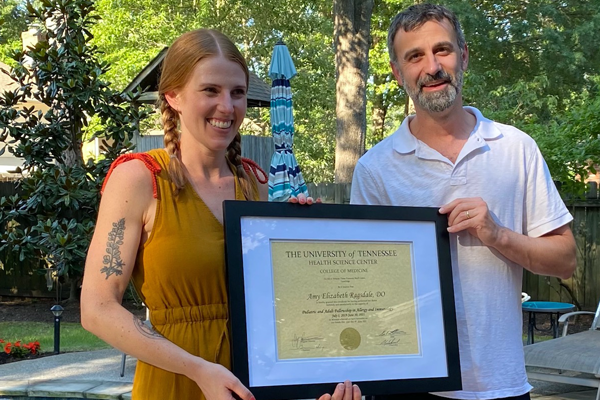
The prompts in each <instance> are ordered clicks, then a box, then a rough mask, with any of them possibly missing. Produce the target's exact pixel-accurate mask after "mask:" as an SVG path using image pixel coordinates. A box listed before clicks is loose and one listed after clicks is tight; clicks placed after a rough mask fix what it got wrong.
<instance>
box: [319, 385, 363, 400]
mask: <svg viewBox="0 0 600 400" xmlns="http://www.w3.org/2000/svg"><path fill="white" fill-rule="evenodd" d="M361 397H362V394H361V392H360V388H359V387H358V385H353V384H352V382H350V381H345V382H344V383H338V385H337V386H336V387H335V391H334V392H333V395H330V394H329V393H325V394H324V395H323V396H321V397H319V399H318V400H361Z"/></svg>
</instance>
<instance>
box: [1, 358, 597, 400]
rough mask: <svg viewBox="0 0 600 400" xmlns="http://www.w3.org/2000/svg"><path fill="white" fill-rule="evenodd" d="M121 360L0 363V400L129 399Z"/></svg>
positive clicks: (543, 388)
mask: <svg viewBox="0 0 600 400" xmlns="http://www.w3.org/2000/svg"><path fill="white" fill-rule="evenodd" d="M121 360H122V353H121V352H119V351H117V350H113V349H111V350H99V351H91V352H80V353H66V354H61V355H57V356H48V357H42V358H38V359H33V360H26V361H19V362H16V363H9V364H3V365H0V400H9V399H10V400H74V399H81V398H87V399H107V400H130V399H131V387H132V382H133V374H134V372H135V363H136V360H135V359H134V358H132V357H127V359H126V360H127V361H126V367H125V375H124V376H123V377H121V376H120V372H121ZM531 385H532V386H533V387H534V389H533V391H532V392H531V397H532V399H535V400H594V399H595V398H596V389H590V388H586V387H581V386H573V385H566V384H557V383H548V382H542V381H531ZM406 398H407V399H410V397H408V396H407V397H406ZM143 400H150V399H143ZM157 400H160V399H157Z"/></svg>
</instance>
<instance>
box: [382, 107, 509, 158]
mask: <svg viewBox="0 0 600 400" xmlns="http://www.w3.org/2000/svg"><path fill="white" fill-rule="evenodd" d="M464 109H465V110H467V111H469V112H470V113H471V114H473V115H474V116H475V118H476V119H477V122H476V123H475V127H474V128H473V132H471V135H472V136H475V135H476V136H479V137H481V138H482V139H483V140H493V139H497V138H499V137H500V136H501V135H502V132H500V130H499V129H498V128H497V127H496V125H495V124H494V122H493V121H491V120H489V119H487V118H485V117H484V116H483V115H482V114H481V112H480V111H479V110H478V109H476V108H475V107H469V106H465V107H464ZM413 117H414V115H409V116H408V117H406V118H404V121H402V125H400V127H399V128H398V129H397V130H396V132H394V141H393V148H394V150H396V151H397V152H398V153H401V154H407V153H411V152H413V151H415V150H416V149H417V144H418V143H419V141H418V139H417V138H416V137H414V136H413V134H412V133H411V132H410V129H409V126H408V123H409V122H410V120H411V119H412V118H413Z"/></svg>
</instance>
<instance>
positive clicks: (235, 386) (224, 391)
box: [191, 360, 255, 400]
mask: <svg viewBox="0 0 600 400" xmlns="http://www.w3.org/2000/svg"><path fill="white" fill-rule="evenodd" d="M191 378H192V379H194V381H195V382H196V383H197V384H198V386H199V387H200V390H202V393H204V397H206V399H207V400H235V399H236V398H235V397H234V396H233V394H234V393H235V394H236V396H237V399H241V400H255V399H254V396H253V395H252V393H251V392H250V391H249V390H248V389H247V388H246V387H245V386H244V385H242V382H240V380H239V379H238V378H236V377H235V375H233V374H232V373H231V372H230V371H229V370H228V369H227V368H225V367H224V366H222V365H220V364H215V363H211V362H209V361H206V360H202V364H201V367H200V369H199V370H198V375H197V377H191Z"/></svg>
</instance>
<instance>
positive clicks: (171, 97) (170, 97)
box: [165, 90, 179, 112]
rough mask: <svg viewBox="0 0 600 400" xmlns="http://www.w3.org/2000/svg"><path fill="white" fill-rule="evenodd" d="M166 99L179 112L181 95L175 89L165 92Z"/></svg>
mask: <svg viewBox="0 0 600 400" xmlns="http://www.w3.org/2000/svg"><path fill="white" fill-rule="evenodd" d="M165 99H166V100H167V103H169V105H170V106H171V108H172V109H173V110H175V111H177V112H179V97H178V96H177V93H175V91H174V90H170V91H168V92H166V93H165Z"/></svg>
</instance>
